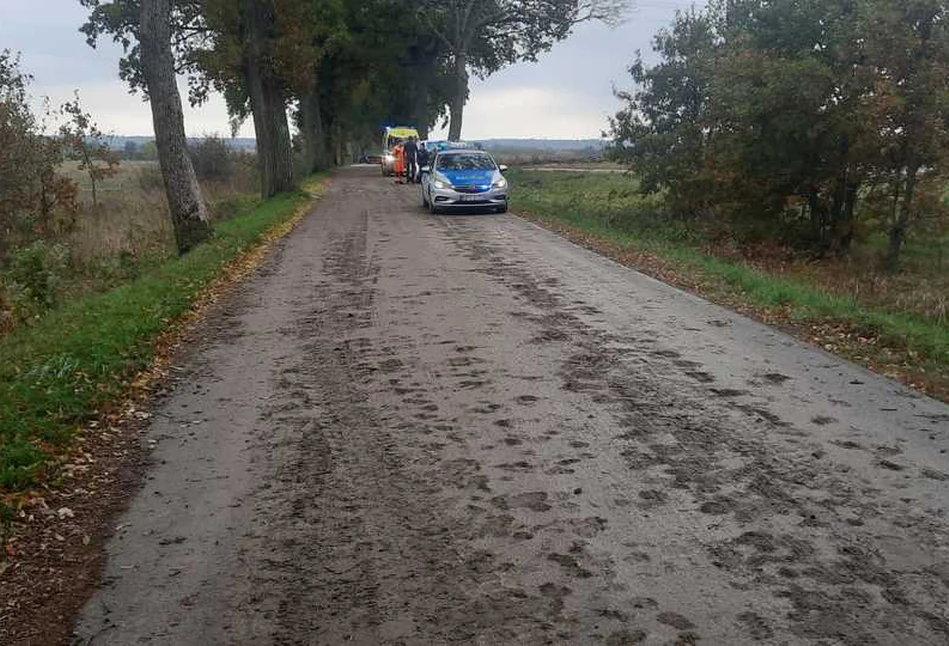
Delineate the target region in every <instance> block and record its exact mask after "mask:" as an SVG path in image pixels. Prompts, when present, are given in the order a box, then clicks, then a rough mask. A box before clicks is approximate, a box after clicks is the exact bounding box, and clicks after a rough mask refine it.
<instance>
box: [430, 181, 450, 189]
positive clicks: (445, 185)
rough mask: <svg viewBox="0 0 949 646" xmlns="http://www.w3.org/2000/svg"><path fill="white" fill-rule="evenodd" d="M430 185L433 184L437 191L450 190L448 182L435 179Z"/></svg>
mask: <svg viewBox="0 0 949 646" xmlns="http://www.w3.org/2000/svg"><path fill="white" fill-rule="evenodd" d="M432 184H434V185H435V188H437V189H443V188H450V186H449V184H448V182H445V181H442V180H440V179H437V178H436V179H435V181H433V182H432Z"/></svg>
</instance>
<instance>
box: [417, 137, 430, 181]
mask: <svg viewBox="0 0 949 646" xmlns="http://www.w3.org/2000/svg"><path fill="white" fill-rule="evenodd" d="M430 161H431V159H430V157H429V154H428V147H427V146H426V145H425V144H424V143H420V144H419V146H418V170H419V182H421V181H422V169H423V168H425V167H426V166H428V163H429V162H430Z"/></svg>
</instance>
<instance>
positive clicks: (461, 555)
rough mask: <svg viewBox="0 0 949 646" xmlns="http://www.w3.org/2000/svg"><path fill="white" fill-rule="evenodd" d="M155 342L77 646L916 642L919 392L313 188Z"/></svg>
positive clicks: (505, 231)
mask: <svg viewBox="0 0 949 646" xmlns="http://www.w3.org/2000/svg"><path fill="white" fill-rule="evenodd" d="M200 337H201V338H200V341H199V342H197V343H196V344H194V345H193V346H192V347H191V349H190V350H189V351H188V354H187V356H185V357H183V358H182V359H181V363H182V366H183V367H184V368H185V370H184V371H183V372H182V373H181V376H180V378H179V380H178V382H177V384H176V387H175V389H174V391H173V393H172V394H171V395H170V396H169V397H167V398H165V399H163V400H162V401H161V402H159V403H157V404H156V410H155V411H154V413H155V416H154V418H153V419H154V422H153V424H152V426H151V428H150V430H149V431H148V434H147V436H146V440H151V441H153V443H154V444H155V447H156V448H155V449H154V451H153V457H154V467H153V468H152V469H151V471H150V472H149V474H148V476H147V480H146V481H145V484H144V487H143V489H142V490H141V492H140V493H139V494H138V495H137V496H136V497H135V499H134V500H133V501H132V502H131V504H130V507H129V509H128V511H127V513H126V514H125V515H124V516H123V517H122V518H121V519H120V520H119V521H118V523H117V525H118V529H117V531H116V533H115V536H114V537H113V538H112V539H111V540H110V541H109V543H108V545H107V556H108V565H107V568H106V571H105V572H104V575H103V582H102V586H101V588H100V589H99V590H98V592H97V593H96V594H95V596H94V597H93V598H92V599H91V600H90V601H89V602H88V604H87V605H86V607H85V610H84V611H83V613H82V616H81V617H80V618H79V621H78V624H77V629H76V634H77V641H80V642H82V643H92V644H132V643H153V644H210V643H221V644H224V643H228V644H263V643H279V644H340V643H360V644H446V643H480V644H543V643H574V644H593V643H603V644H610V645H620V644H638V643H644V644H667V643H679V644H690V643H696V642H702V643H710V644H762V643H764V644H768V643H774V644H786V643H795V644H796V643H822V644H897V643H898V644H944V643H947V642H949V521H947V518H946V515H945V514H946V507H947V504H949V455H947V453H946V451H947V449H949V408H947V407H946V406H943V405H941V404H938V403H936V402H934V401H932V400H929V399H925V398H923V397H920V396H918V395H915V394H913V393H911V392H910V391H908V390H906V389H904V388H902V387H900V386H898V385H896V384H894V383H892V382H889V381H886V380H884V379H881V378H879V377H876V376H873V375H871V374H869V373H867V372H866V371H864V370H862V369H860V368H857V367H854V366H852V365H850V364H848V363H845V362H843V361H841V360H840V359H837V358H835V357H833V356H830V355H828V354H825V353H823V352H821V351H818V350H815V349H813V348H810V347H807V346H804V345H802V344H800V343H798V342H796V341H793V340H792V339H790V338H788V337H786V336H784V335H782V334H780V333H777V332H775V331H773V330H770V329H768V328H766V327H763V326H761V325H758V324H756V323H753V322H751V321H749V320H747V319H744V318H742V317H739V316H737V315H734V314H732V313H730V312H729V311H727V310H724V309H721V308H719V307H715V306H712V305H709V304H707V303H705V302H703V301H701V300H699V299H697V298H694V297H692V296H689V295H686V294H684V293H682V292H679V291H677V290H674V289H672V288H670V287H667V286H665V285H662V284H660V283H657V282H656V281H653V280H651V279H648V278H646V277H644V276H642V275H640V274H637V273H635V272H633V271H630V270H628V269H625V268H622V267H620V266H618V265H616V264H613V263H612V262H610V261H608V260H605V259H603V258H601V257H599V256H596V255H594V254H592V253H590V252H588V251H585V250H582V249H580V248H578V247H575V246H573V245H571V244H569V243H567V242H565V241H563V240H561V239H560V238H558V237H556V236H554V235H553V234H550V233H548V232H546V231H543V230H541V229H538V228H536V227H535V226H533V225H530V224H528V223H526V222H524V221H522V220H520V219H518V218H516V217H506V216H495V215H487V216H444V217H432V216H430V215H428V214H427V213H424V212H422V211H421V210H420V208H419V207H418V200H417V195H416V191H415V189H414V188H411V187H403V186H396V185H393V184H392V183H391V181H389V180H384V179H383V178H381V177H378V176H377V171H374V170H366V169H361V170H349V171H346V172H342V173H340V174H339V176H338V177H337V179H336V180H335V181H334V187H333V189H332V192H331V193H330V194H329V195H328V196H327V197H326V198H324V199H323V200H322V201H321V202H320V204H319V205H318V206H317V207H316V208H315V210H314V212H313V213H312V214H311V215H310V216H309V217H308V218H307V220H306V221H305V222H304V223H303V224H301V225H300V227H299V228H298V229H297V230H296V232H295V233H294V234H293V235H292V236H291V237H290V238H289V239H288V240H287V241H286V242H285V243H284V244H283V246H282V247H281V248H280V250H279V251H278V252H277V254H276V255H275V257H274V258H273V260H272V261H271V262H270V263H269V265H267V267H266V268H265V269H264V270H262V271H261V272H260V273H259V274H258V275H256V276H255V277H254V278H253V279H251V280H250V281H248V282H247V283H246V284H245V285H244V286H243V287H242V288H240V289H239V290H238V292H237V293H236V294H235V295H234V296H233V297H232V298H230V299H229V301H228V302H227V303H226V304H225V305H224V306H223V307H222V308H221V310H220V311H219V312H218V313H217V314H216V315H215V316H214V317H212V319H211V320H210V321H208V323H207V324H206V325H205V327H204V328H203V329H202V330H201V334H200Z"/></svg>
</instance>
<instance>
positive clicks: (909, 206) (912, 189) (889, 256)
mask: <svg viewBox="0 0 949 646" xmlns="http://www.w3.org/2000/svg"><path fill="white" fill-rule="evenodd" d="M918 177H919V166H918V165H916V164H913V165H912V166H910V167H909V168H907V170H906V187H905V189H904V193H903V202H902V204H900V206H899V208H898V210H897V213H896V218H895V219H894V220H893V224H892V226H891V227H890V242H889V246H888V247H887V250H886V268H887V271H891V272H895V271H898V270H899V268H900V256H901V254H902V252H903V243H904V242H905V241H906V230H907V228H909V220H910V215H911V214H912V211H913V199H914V198H915V196H916V181H917V179H918Z"/></svg>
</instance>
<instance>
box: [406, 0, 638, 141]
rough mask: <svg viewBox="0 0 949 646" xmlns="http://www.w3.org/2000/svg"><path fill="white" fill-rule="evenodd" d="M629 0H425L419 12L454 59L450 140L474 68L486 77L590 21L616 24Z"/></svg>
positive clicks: (532, 56)
mask: <svg viewBox="0 0 949 646" xmlns="http://www.w3.org/2000/svg"><path fill="white" fill-rule="evenodd" d="M627 4H628V2H627V1H624V0H455V1H452V2H446V1H445V0H420V2H418V3H417V5H418V13H419V16H420V17H421V19H422V20H423V21H424V23H425V24H426V25H427V26H428V28H429V29H430V30H431V31H432V33H433V34H435V35H436V36H437V37H438V38H439V39H440V40H441V42H442V43H443V44H444V46H445V48H446V49H447V52H448V54H449V56H450V58H451V65H452V76H453V87H452V91H451V99H450V102H449V110H450V114H451V124H450V126H449V132H448V137H449V139H455V140H457V139H460V138H461V130H462V125H463V120H464V108H465V104H466V103H467V101H468V81H469V75H468V74H469V70H471V71H473V72H474V73H475V74H476V75H478V76H481V77H484V76H487V75H489V74H492V73H493V72H496V71H498V70H499V69H501V68H502V67H504V66H505V65H509V64H511V63H514V62H517V61H534V60H537V56H538V54H540V53H541V52H545V51H547V50H549V49H550V48H551V47H552V46H553V44H554V43H556V42H557V41H559V40H562V39H564V38H566V37H567V36H568V35H569V33H570V31H571V29H572V28H573V27H574V25H576V24H578V23H580V22H585V21H588V20H602V21H604V22H615V21H617V20H619V19H620V17H621V16H622V14H623V11H624V9H625V7H626V6H627Z"/></svg>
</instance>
